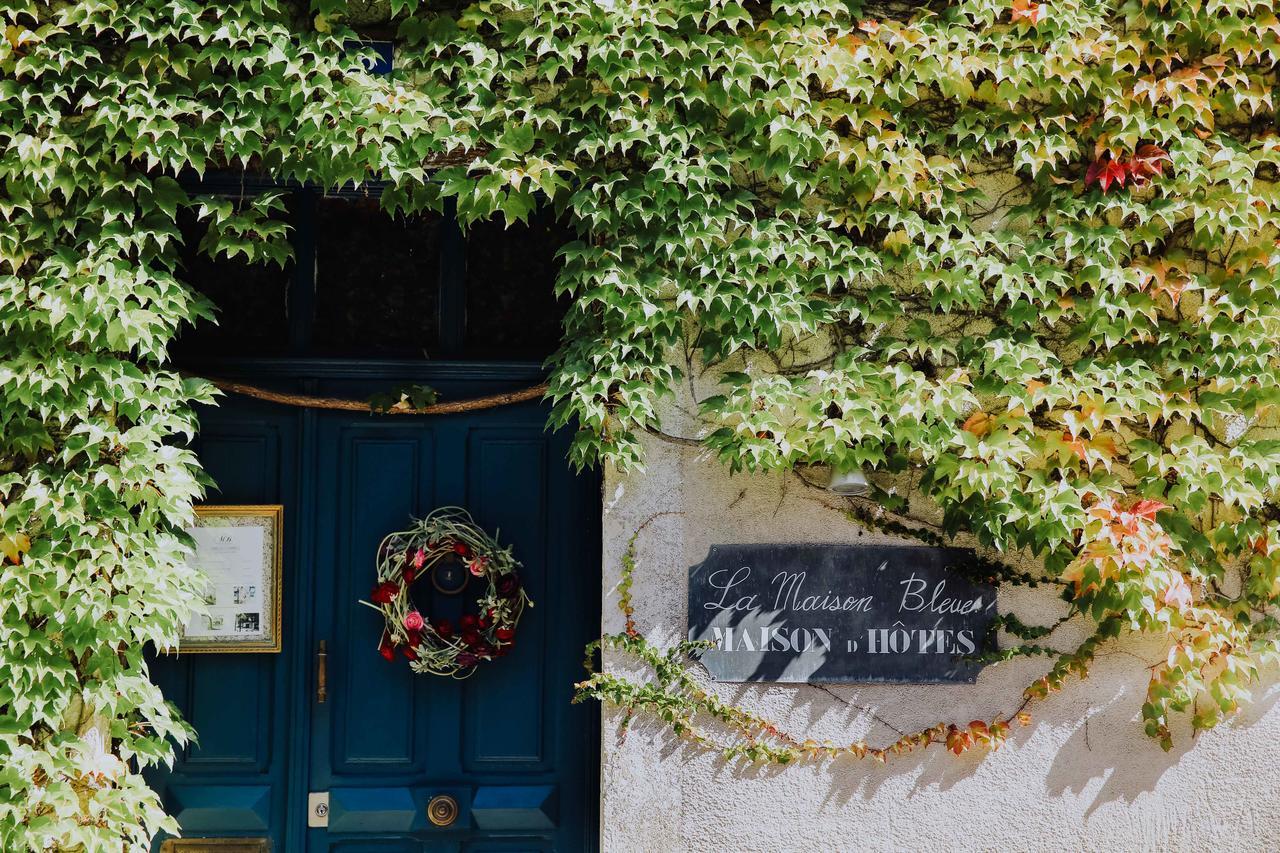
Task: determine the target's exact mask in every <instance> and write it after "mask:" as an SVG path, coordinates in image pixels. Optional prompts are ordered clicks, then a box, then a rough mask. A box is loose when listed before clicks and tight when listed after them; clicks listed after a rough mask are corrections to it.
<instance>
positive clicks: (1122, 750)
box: [629, 649, 1280, 819]
mask: <svg viewBox="0 0 1280 853" xmlns="http://www.w3.org/2000/svg"><path fill="white" fill-rule="evenodd" d="M1028 663H1031V662H1025V661H1024V662H1022V665H1021V666H1010V665H1006V666H1004V667H996V668H994V669H993V670H989V671H988V673H984V676H983V677H982V678H981V679H980V680H979V683H978V684H977V685H956V686H953V685H947V686H939V685H895V686H892V687H886V686H884V685H806V686H798V685H797V686H793V685H781V686H774V685H760V684H734V685H730V684H722V685H718V686H717V688H715V689H718V690H720V691H721V692H722V694H723V692H724V690H725V689H727V690H728V691H729V694H728V695H725V696H724V698H726V699H727V700H729V701H732V702H733V703H734V704H738V705H742V706H744V707H750V708H753V709H757V710H761V711H762V713H764V715H765V716H766V717H768V718H770V719H773V720H782V719H784V718H785V719H786V720H787V721H788V722H787V723H786V724H783V725H782V728H784V729H786V730H788V731H790V732H792V733H793V734H796V735H798V736H802V737H803V736H814V737H816V738H817V739H819V740H821V739H823V738H828V739H830V740H832V741H833V742H836V743H842V742H848V741H850V740H856V739H858V738H859V737H865V738H866V740H867V742H868V743H870V744H872V745H874V746H881V745H884V744H885V743H887V742H890V741H892V740H894V739H896V737H897V736H898V735H899V734H901V733H902V732H905V731H908V730H912V731H914V730H918V729H919V728H923V727H924V726H927V725H929V724H930V722H936V721H937V720H939V719H941V720H947V721H953V722H956V723H957V724H963V723H965V722H968V720H969V719H977V718H982V717H983V716H984V714H983V713H982V712H980V711H979V710H978V707H979V706H983V707H985V706H987V705H988V704H989V702H990V697H991V696H992V695H1006V696H1017V695H1018V693H1019V689H1018V688H1016V687H1014V685H1019V684H1021V685H1025V684H1026V683H1028V682H1029V681H1030V680H1031V678H1034V675H1032V676H1031V678H1028V677H1027V675H1028V671H1029V670H1031V671H1034V669H1035V666H1034V665H1033V666H1031V667H1028V666H1027V664H1028ZM1147 666H1148V662H1147V661H1146V660H1144V659H1143V658H1142V657H1141V656H1140V655H1138V654H1136V653H1135V652H1134V651H1131V650H1129V649H1113V650H1110V651H1104V652H1102V653H1101V654H1099V656H1098V659H1097V660H1096V661H1095V665H1094V670H1093V673H1092V674H1091V678H1090V679H1088V680H1086V681H1083V682H1081V681H1078V680H1077V681H1074V682H1072V683H1070V684H1069V686H1068V688H1067V689H1066V690H1065V691H1063V692H1062V693H1058V694H1055V695H1054V696H1052V697H1050V699H1048V700H1047V701H1045V702H1041V703H1039V704H1038V705H1036V706H1033V709H1035V710H1036V711H1038V713H1037V714H1036V719H1035V721H1034V722H1033V723H1032V724H1031V725H1030V726H1026V727H1023V726H1020V725H1018V724H1017V723H1016V722H1014V723H1013V726H1012V729H1011V730H1010V733H1009V737H1008V740H1007V741H1006V743H1005V745H1004V746H1003V747H1002V748H1001V750H1000V751H999V752H996V753H992V752H989V751H987V750H985V749H982V748H974V749H972V750H970V751H968V752H967V753H965V754H964V755H961V756H956V755H953V754H951V753H950V752H948V751H947V750H946V749H945V748H944V747H942V746H941V745H940V744H935V745H932V746H930V747H929V748H927V749H923V750H917V751H916V752H914V753H911V754H907V755H901V756H891V757H890V759H889V761H888V763H887V764H885V765H879V764H877V763H876V762H874V761H873V760H871V759H863V760H858V759H855V758H852V757H847V758H845V757H842V758H838V759H835V760H832V761H828V762H825V763H824V765H823V769H824V771H825V772H824V773H822V776H824V777H825V778H826V779H828V780H829V783H830V788H829V790H828V791H827V792H826V793H825V796H824V797H823V804H824V805H831V806H842V805H846V804H848V803H850V802H852V801H855V800H862V801H871V800H872V799H874V798H875V797H876V796H877V794H878V793H879V792H880V789H881V788H882V787H883V786H884V785H885V784H886V783H887V782H889V781H890V780H894V779H901V778H902V777H907V778H909V779H913V782H912V785H911V789H910V793H909V794H908V798H911V797H914V796H916V795H925V794H927V793H936V792H946V791H949V790H950V789H952V788H953V787H955V786H956V785H957V784H961V783H964V782H966V781H970V780H973V781H976V782H977V783H979V784H982V783H983V778H982V777H983V776H984V775H991V776H994V775H995V774H997V773H1000V772H1002V771H998V770H988V765H989V764H991V763H992V762H995V761H998V760H999V758H998V756H1001V755H1004V754H1005V753H1007V752H1016V753H1020V754H1021V755H1022V756H1024V757H1025V756H1031V757H1032V760H1035V757H1037V756H1044V757H1047V759H1048V761H1049V764H1048V767H1047V770H1046V772H1044V773H1042V774H1040V778H1041V779H1043V784H1044V786H1045V790H1044V795H1045V796H1046V797H1049V798H1058V797H1064V796H1065V797H1070V798H1072V799H1074V800H1076V801H1078V802H1079V803H1080V806H1081V807H1082V808H1083V813H1082V817H1084V818H1086V819H1087V818H1088V817H1089V816H1091V815H1092V814H1093V813H1094V812H1095V811H1096V810H1097V809H1099V808H1101V807H1103V806H1105V805H1107V804H1109V803H1121V804H1132V803H1134V802H1135V801H1137V800H1138V799H1140V798H1141V797H1142V796H1143V795H1145V794H1148V793H1151V792H1153V791H1155V789H1156V787H1157V785H1158V784H1159V782H1160V780H1161V778H1162V777H1163V776H1164V775H1165V774H1166V773H1167V772H1169V771H1170V770H1171V769H1173V768H1174V767H1176V766H1177V765H1178V763H1179V762H1180V761H1181V760H1182V759H1183V757H1184V756H1185V755H1187V753H1188V752H1190V751H1191V750H1192V749H1194V748H1195V746H1196V741H1197V738H1196V737H1195V736H1194V735H1193V733H1192V731H1191V728H1190V721H1189V719H1190V718H1189V716H1188V717H1187V718H1185V719H1182V720H1178V721H1176V725H1177V726H1178V728H1180V729H1181V730H1180V731H1177V732H1176V733H1175V739H1174V747H1173V749H1172V750H1170V751H1169V752H1164V751H1163V750H1161V749H1160V747H1159V746H1158V745H1157V744H1156V742H1155V741H1153V740H1152V739H1150V738H1148V737H1146V735H1145V734H1144V732H1143V728H1142V720H1141V714H1140V709H1141V706H1142V703H1143V701H1144V698H1145V692H1146V685H1147V678H1146V672H1147ZM1040 668H1041V669H1043V665H1042V664H1041V665H1040ZM1001 669H1004V670H1005V672H998V670H1001ZM1010 670H1018V671H1017V672H1014V671H1010ZM997 673H998V674H997ZM895 693H897V695H895ZM786 694H790V697H789V702H785V703H779V702H778V701H777V700H778V699H779V698H780V697H781V696H784V695H786ZM771 700H772V701H771ZM1277 701H1280V684H1274V685H1271V686H1268V687H1264V688H1260V689H1259V691H1258V692H1257V693H1256V694H1255V697H1254V701H1253V702H1251V703H1250V704H1249V705H1247V706H1245V707H1244V708H1243V709H1242V711H1241V713H1240V714H1239V715H1237V716H1236V717H1233V718H1231V719H1230V720H1228V722H1226V723H1224V724H1223V727H1225V728H1228V729H1234V730H1240V729H1248V728H1249V727H1251V726H1253V725H1255V724H1257V723H1258V722H1260V721H1261V720H1262V719H1263V718H1264V717H1266V716H1267V715H1268V713H1270V711H1271V710H1272V709H1273V708H1274V706H1275V704H1276V703H1277ZM784 705H785V706H784ZM766 709H768V710H766ZM986 714H987V715H988V716H989V715H990V710H989V709H988V710H987V711H986ZM806 719H807V720H808V721H809V726H808V727H804V726H803V724H802V723H801V722H799V721H803V720H806ZM908 720H910V721H912V725H911V726H910V727H908V726H907V721H908ZM917 720H918V721H919V723H918V724H916V723H915V721H917ZM702 723H703V724H704V725H705V726H707V728H708V731H711V732H715V730H716V729H715V725H716V724H715V722H714V721H702ZM792 726H794V728H793V727H792ZM629 731H630V732H631V733H634V734H635V735H636V736H640V737H644V738H646V739H647V740H650V741H651V742H654V743H660V744H661V745H662V746H661V760H662V761H664V762H666V761H668V760H674V761H680V762H683V761H686V760H689V759H693V758H695V757H697V756H698V755H699V754H701V750H700V749H699V748H698V747H696V746H693V745H691V744H689V743H687V742H686V741H684V740H682V739H679V738H675V737H672V736H671V734H670V731H669V729H668V728H667V725H666V724H665V723H663V722H661V721H659V720H656V719H653V718H651V717H648V716H638V717H635V718H634V719H633V720H632V723H631V725H630V727H629ZM802 732H803V734H801V733H802ZM716 763H717V769H716V775H717V776H718V777H719V778H721V779H736V780H743V779H751V780H767V779H770V778H774V777H778V776H781V775H783V774H786V773H788V772H792V769H793V768H792V767H789V766H776V765H763V764H746V763H743V762H733V763H727V762H724V761H717V762H716ZM993 784H994V782H993Z"/></svg>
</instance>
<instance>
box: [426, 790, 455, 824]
mask: <svg viewBox="0 0 1280 853" xmlns="http://www.w3.org/2000/svg"><path fill="white" fill-rule="evenodd" d="M427 818H428V819H430V821H431V822H432V823H433V824H435V825H436V826H450V825H451V824H452V823H453V822H454V821H455V820H457V819H458V801H457V800H455V799H454V798H453V797H451V796H449V795H448V794H436V795H435V796H434V797H432V798H431V801H430V802H429V803H427Z"/></svg>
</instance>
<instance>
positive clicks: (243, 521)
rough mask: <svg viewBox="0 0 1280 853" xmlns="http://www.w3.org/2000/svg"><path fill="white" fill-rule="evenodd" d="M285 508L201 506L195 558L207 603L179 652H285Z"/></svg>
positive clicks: (187, 630) (191, 531) (193, 620)
mask: <svg viewBox="0 0 1280 853" xmlns="http://www.w3.org/2000/svg"><path fill="white" fill-rule="evenodd" d="M283 515H284V508H283V507H281V506H278V505H271V506H201V507H196V524H195V526H194V527H189V528H187V533H188V534H189V535H190V536H191V538H192V539H194V540H195V553H194V554H193V555H192V561H193V562H194V564H195V566H196V568H198V569H200V571H201V572H203V573H204V576H205V579H206V585H205V588H204V607H203V609H202V611H201V612H199V613H197V614H196V615H195V616H193V617H192V618H191V621H190V622H189V623H187V626H186V627H185V628H184V629H183V631H182V642H181V644H180V646H179V648H178V651H179V653H184V654H187V653H192V652H278V651H280V547H281V536H282V530H281V528H282V524H281V520H282V517H283Z"/></svg>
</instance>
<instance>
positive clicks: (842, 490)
mask: <svg viewBox="0 0 1280 853" xmlns="http://www.w3.org/2000/svg"><path fill="white" fill-rule="evenodd" d="M827 488H828V489H830V490H831V491H832V492H835V493H836V494H837V495H846V496H848V497H866V496H867V495H869V494H871V481H870V480H868V479H867V475H866V474H864V473H862V468H861V467H856V468H848V469H839V468H832V469H831V482H830V483H828V484H827Z"/></svg>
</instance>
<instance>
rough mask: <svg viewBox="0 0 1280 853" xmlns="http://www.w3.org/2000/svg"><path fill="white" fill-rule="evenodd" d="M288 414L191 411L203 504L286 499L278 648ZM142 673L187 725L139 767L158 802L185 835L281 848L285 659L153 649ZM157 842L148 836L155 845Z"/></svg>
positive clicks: (294, 429)
mask: <svg viewBox="0 0 1280 853" xmlns="http://www.w3.org/2000/svg"><path fill="white" fill-rule="evenodd" d="M298 423H299V421H298V417H297V414H296V413H293V412H289V411H284V410H281V409H279V408H276V407H269V406H265V405H260V404H254V403H247V402H244V401H238V402H236V403H231V404H229V405H224V406H221V407H217V408H208V409H205V410H204V411H202V413H201V430H200V434H199V437H198V439H197V441H196V443H195V450H196V452H197V453H198V454H199V455H200V458H201V460H202V462H203V463H204V465H205V469H206V471H208V472H209V473H210V475H211V476H213V478H214V479H215V481H216V483H217V486H216V487H215V488H212V489H210V491H209V494H208V495H207V497H206V501H207V502H208V503H213V504H274V503H283V504H285V506H286V510H285V517H284V534H285V535H284V542H283V546H284V547H283V564H282V566H283V571H284V573H285V574H284V589H285V595H286V602H285V615H284V625H283V627H284V632H285V647H286V649H287V648H289V647H290V645H291V643H292V640H291V630H292V629H293V628H294V626H293V625H291V617H292V616H293V615H294V614H295V613H296V611H294V610H292V609H291V607H290V599H289V595H290V593H291V590H292V588H293V585H294V584H295V581H296V577H297V575H296V572H295V571H294V565H295V556H294V555H295V552H296V539H295V538H294V537H295V533H296V527H297V519H296V517H295V516H294V515H293V514H291V513H290V511H289V505H290V503H291V501H292V498H293V495H294V494H295V493H296V487H297V464H296V460H297V450H298V445H297V437H298ZM150 665H151V672H152V676H153V677H154V678H155V680H156V683H157V684H159V685H160V687H161V689H162V690H163V691H164V694H165V697H166V698H167V699H169V700H170V701H171V702H173V703H174V704H176V705H177V706H178V708H179V710H181V711H182V714H183V716H184V717H186V719H187V720H188V721H189V722H191V724H192V725H193V726H195V728H196V732H197V735H198V739H197V740H196V741H194V742H192V743H190V744H188V745H187V746H185V747H183V748H181V749H179V750H177V754H176V756H175V759H176V760H175V763H174V767H173V769H172V770H169V769H167V768H156V769H152V770H150V771H148V772H147V774H146V776H147V778H148V780H149V781H150V782H151V784H152V785H153V786H154V787H155V788H156V789H157V790H158V791H159V792H160V795H161V799H162V800H163V802H164V804H165V808H166V810H167V811H168V812H169V813H170V814H172V815H174V816H175V817H176V818H177V820H178V822H179V825H181V826H182V827H183V830H184V832H185V833H188V834H192V835H220V836H235V835H248V836H266V837H269V838H270V839H271V840H272V843H273V845H274V849H277V850H280V849H284V848H283V847H282V845H283V842H284V834H283V822H284V816H285V810H286V802H287V796H288V792H287V785H286V782H285V780H286V774H287V766H288V762H289V759H290V751H289V739H288V734H287V733H288V726H287V721H286V712H287V703H288V699H289V690H290V683H289V682H290V677H291V672H292V670H291V667H290V666H289V659H288V657H287V656H286V655H267V654H197V655H181V656H176V657H175V656H172V655H161V656H158V657H156V658H154V659H153V660H152V661H151V663H150ZM158 846H159V841H157V847H158Z"/></svg>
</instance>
